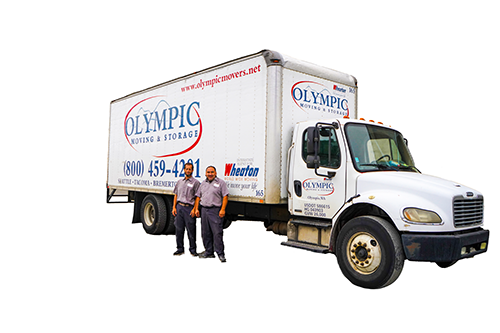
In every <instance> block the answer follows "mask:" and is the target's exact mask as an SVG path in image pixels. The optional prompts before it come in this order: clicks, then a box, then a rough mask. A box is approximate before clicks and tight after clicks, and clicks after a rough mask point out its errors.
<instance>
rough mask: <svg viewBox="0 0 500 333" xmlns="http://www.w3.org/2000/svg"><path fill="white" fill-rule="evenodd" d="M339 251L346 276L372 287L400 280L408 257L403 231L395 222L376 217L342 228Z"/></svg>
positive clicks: (350, 223) (359, 220)
mask: <svg viewBox="0 0 500 333" xmlns="http://www.w3.org/2000/svg"><path fill="white" fill-rule="evenodd" d="M336 254H337V262H338V264H339V266H340V269H341V270H342V273H343V274H344V276H345V277H346V278H347V279H348V280H349V281H351V283H353V284H355V285H357V286H360V287H363V288H369V289H377V288H383V287H386V286H388V285H390V284H391V283H393V282H394V281H396V279H397V278H398V277H399V275H400V274H401V271H402V270H403V265H404V258H405V257H404V252H403V247H402V245H401V239H400V236H399V233H398V232H397V231H396V229H395V228H394V227H393V226H392V224H390V223H389V222H387V221H386V220H384V219H382V218H380V217H376V216H360V217H356V218H354V219H352V220H351V221H349V222H348V223H347V224H346V225H345V226H344V227H342V230H341V231H340V234H339V236H338V239H337V248H336Z"/></svg>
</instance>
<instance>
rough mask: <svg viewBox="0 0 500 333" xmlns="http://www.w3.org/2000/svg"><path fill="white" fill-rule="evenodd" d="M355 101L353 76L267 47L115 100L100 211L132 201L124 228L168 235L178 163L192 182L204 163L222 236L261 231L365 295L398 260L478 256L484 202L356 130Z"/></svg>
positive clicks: (395, 143)
mask: <svg viewBox="0 0 500 333" xmlns="http://www.w3.org/2000/svg"><path fill="white" fill-rule="evenodd" d="M357 90H358V87H357V81H356V79H355V78H354V77H353V76H351V75H347V74H344V73H340V72H338V71H335V70H331V69H327V68H324V67H320V66H317V65H313V64H310V63H307V62H303V61H299V60H296V59H293V58H290V57H287V56H284V55H282V54H280V53H277V52H274V51H269V50H264V51H261V52H258V53H256V54H252V55H249V56H246V57H242V58H239V59H236V60H233V61H229V62H227V63H223V64H221V65H218V66H214V67H211V68H208V69H205V70H202V71H199V72H195V73H193V74H190V75H186V76H184V77H180V78H178V79H174V80H171V81H168V82H165V83H163V84H160V85H157V86H154V87H151V88H148V89H145V90H142V91H139V92H136V93H133V94H130V95H128V96H125V97H123V98H120V99H117V100H114V101H112V102H111V108H110V125H109V155H108V179H107V202H110V203H111V202H119V201H121V202H133V203H134V214H133V217H132V222H134V223H142V224H143V227H144V229H145V231H146V232H148V233H150V234H157V235H158V234H172V233H174V231H175V227H174V225H173V216H172V215H171V213H170V212H171V210H172V201H173V189H174V186H175V184H176V182H177V180H179V179H182V177H184V174H183V167H184V164H185V163H187V162H191V163H193V165H194V172H193V175H194V176H195V177H196V178H197V179H199V180H203V179H204V174H205V168H206V167H207V166H209V165H213V166H215V167H216V168H217V171H218V176H219V177H220V178H222V179H224V180H225V181H226V182H227V185H228V188H229V193H230V195H229V204H228V207H227V209H226V221H225V225H226V227H227V226H229V224H230V223H231V222H232V221H236V220H253V221H263V222H264V225H265V227H266V228H267V229H268V230H273V231H274V232H275V233H277V234H281V235H286V236H287V241H285V242H283V243H282V244H283V245H286V246H290V247H295V248H299V249H305V250H310V251H315V252H319V253H334V254H335V255H336V257H337V262H338V264H339V266H340V268H341V270H342V272H343V274H344V275H345V276H346V277H347V278H348V279H349V280H350V281H351V282H352V283H353V284H355V285H357V286H361V287H364V288H381V287H384V286H387V285H389V284H391V283H392V282H394V281H395V280H396V279H397V278H398V276H399V274H400V273H401V270H402V269H403V264H404V261H405V260H410V261H430V262H436V263H437V264H438V265H439V266H441V267H448V266H451V265H452V264H454V263H455V262H456V261H458V260H460V259H463V258H469V257H473V256H475V255H477V254H480V253H484V252H486V250H487V247H488V239H489V232H488V230H484V229H483V228H482V225H483V196H482V195H481V193H479V192H478V191H476V190H473V189H471V188H469V187H466V186H463V185H460V184H457V183H455V182H451V181H447V180H444V179H441V178H436V177H432V176H428V175H424V174H422V173H420V171H419V170H418V169H417V168H416V166H415V163H414V161H413V158H412V156H411V154H410V151H409V150H408V147H407V144H406V143H407V142H406V140H405V138H404V137H403V135H402V134H401V133H400V132H399V131H397V130H396V129H393V128H391V127H388V126H384V125H383V124H381V123H375V122H372V121H364V120H363V119H357ZM120 197H122V198H120ZM123 198H125V199H123Z"/></svg>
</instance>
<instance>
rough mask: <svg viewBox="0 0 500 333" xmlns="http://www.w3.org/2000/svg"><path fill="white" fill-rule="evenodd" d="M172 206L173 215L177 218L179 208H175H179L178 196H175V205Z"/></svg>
mask: <svg viewBox="0 0 500 333" xmlns="http://www.w3.org/2000/svg"><path fill="white" fill-rule="evenodd" d="M172 206H174V207H173V208H172V215H173V216H177V208H175V207H177V194H174V203H173V205H172Z"/></svg>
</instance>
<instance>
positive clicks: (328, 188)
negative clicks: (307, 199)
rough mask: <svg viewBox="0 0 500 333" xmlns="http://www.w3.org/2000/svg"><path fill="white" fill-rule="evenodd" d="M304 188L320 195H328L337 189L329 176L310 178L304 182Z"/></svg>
mask: <svg viewBox="0 0 500 333" xmlns="http://www.w3.org/2000/svg"><path fill="white" fill-rule="evenodd" d="M302 188H303V189H304V190H305V191H307V192H311V194H316V195H320V196H327V195H330V194H332V193H333V192H334V191H335V188H334V187H333V183H332V181H331V180H330V179H328V178H308V179H306V180H304V181H303V182H302Z"/></svg>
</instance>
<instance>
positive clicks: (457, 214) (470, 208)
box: [453, 197, 483, 228]
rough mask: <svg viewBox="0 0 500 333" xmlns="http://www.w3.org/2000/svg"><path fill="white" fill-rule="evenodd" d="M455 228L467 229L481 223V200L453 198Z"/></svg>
mask: <svg viewBox="0 0 500 333" xmlns="http://www.w3.org/2000/svg"><path fill="white" fill-rule="evenodd" d="M453 217H454V223H455V227H457V228H460V227H467V226H472V225H475V224H481V223H482V222H483V198H482V197H480V198H478V199H465V198H455V200H454V201H453Z"/></svg>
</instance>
